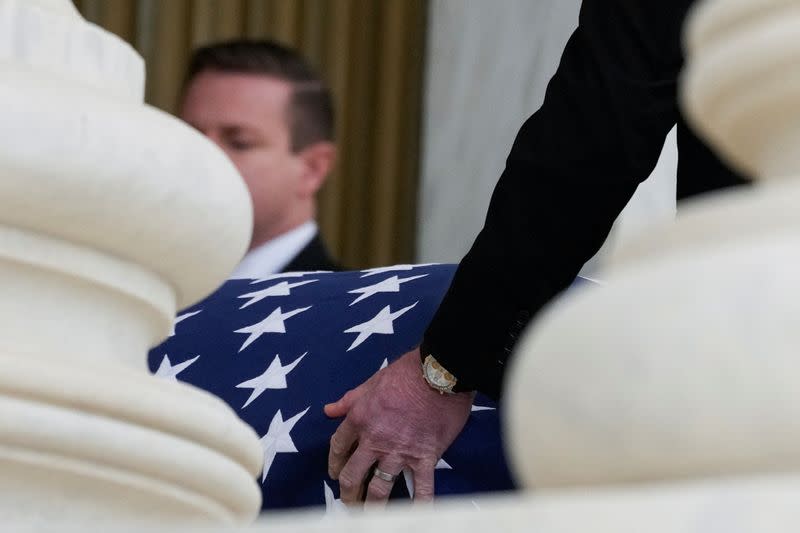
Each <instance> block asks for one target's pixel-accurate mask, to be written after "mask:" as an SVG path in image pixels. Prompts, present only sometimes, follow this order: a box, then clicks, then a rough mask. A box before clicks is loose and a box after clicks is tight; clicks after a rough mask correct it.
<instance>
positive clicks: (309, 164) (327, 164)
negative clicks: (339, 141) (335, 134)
mask: <svg viewBox="0 0 800 533" xmlns="http://www.w3.org/2000/svg"><path fill="white" fill-rule="evenodd" d="M298 157H299V158H300V160H301V161H302V162H303V167H304V169H303V176H302V179H301V182H300V188H299V192H300V194H302V195H303V196H314V195H315V194H316V193H317V191H318V190H319V189H320V187H322V185H323V184H324V183H325V179H326V178H327V177H328V174H330V173H331V171H332V170H333V166H334V165H335V164H336V145H335V144H333V143H332V142H329V141H320V142H316V143H314V144H311V145H309V146H306V147H305V148H303V149H302V150H301V151H300V152H299V153H298Z"/></svg>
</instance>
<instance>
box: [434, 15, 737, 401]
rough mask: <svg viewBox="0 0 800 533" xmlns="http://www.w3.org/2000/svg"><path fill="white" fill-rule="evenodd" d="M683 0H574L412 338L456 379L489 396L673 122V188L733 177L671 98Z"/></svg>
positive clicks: (712, 184) (603, 233)
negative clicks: (476, 222)
mask: <svg viewBox="0 0 800 533" xmlns="http://www.w3.org/2000/svg"><path fill="white" fill-rule="evenodd" d="M692 4H693V1H692V0H584V2H583V6H582V8H581V13H580V19H579V26H578V28H577V30H576V31H575V33H574V34H573V35H572V37H571V38H570V40H569V42H568V44H567V46H566V48H565V50H564V53H563V55H562V58H561V63H560V65H559V67H558V70H557V72H556V74H555V75H554V77H553V78H552V79H551V81H550V83H549V85H548V87H547V92H546V95H545V100H544V103H543V105H542V107H541V108H540V109H539V110H538V111H537V112H536V113H535V114H534V115H533V116H531V117H530V118H529V119H528V120H527V121H526V122H525V124H524V125H523V126H522V129H521V130H520V132H519V134H518V135H517V138H516V140H515V142H514V145H513V147H512V149H511V153H510V155H509V157H508V159H507V161H506V168H505V170H504V172H503V174H502V176H501V177H500V180H499V181H498V183H497V185H496V187H495V190H494V193H493V195H492V199H491V203H490V206H489V212H488V214H487V217H486V221H485V224H484V227H483V229H482V231H481V232H480V234H479V235H478V237H477V239H476V240H475V242H474V244H473V246H472V248H471V249H470V251H469V253H468V254H467V255H466V257H464V259H463V260H462V261H461V263H460V265H459V267H458V270H457V272H456V274H455V277H454V279H453V282H452V284H451V286H450V289H449V290H448V292H447V294H446V296H445V298H444V300H443V302H442V304H441V306H440V307H439V310H438V311H437V313H436V315H435V317H434V319H433V321H432V323H431V324H430V326H429V328H428V330H427V332H426V334H425V338H424V341H423V345H422V351H423V354H422V355H423V357H424V356H425V355H426V354H428V353H432V354H433V355H435V356H436V357H437V359H439V360H440V362H442V364H443V365H444V366H445V367H446V368H447V369H449V370H450V371H451V372H453V373H454V374H455V375H456V376H457V377H458V379H459V385H460V386H461V388H463V389H479V390H481V391H482V392H485V393H487V394H489V395H491V396H494V397H498V396H499V395H500V392H501V382H502V378H503V372H504V368H505V363H506V361H507V359H508V356H509V354H510V353H511V348H512V347H513V345H514V342H515V341H516V337H517V335H518V334H519V332H520V330H521V329H522V328H523V327H524V325H525V324H526V323H527V322H528V320H529V319H530V318H531V317H532V316H534V315H535V314H536V312H537V311H539V310H540V309H541V308H542V306H544V305H545V304H546V303H547V302H548V301H549V300H550V299H551V298H553V297H554V296H555V295H556V294H557V293H559V292H560V291H562V290H563V289H565V288H566V287H568V286H569V285H570V283H571V282H572V281H573V280H574V279H575V277H576V275H577V274H578V271H579V270H580V268H581V267H582V265H583V264H584V263H585V262H586V261H587V260H588V259H590V258H591V257H592V255H594V253H595V252H597V250H598V249H599V248H600V246H601V245H602V244H603V241H604V240H605V239H606V237H607V235H608V233H609V231H610V229H611V226H612V224H613V222H614V220H615V218H616V217H617V215H618V214H619V213H620V211H622V209H623V208H624V207H625V205H626V204H627V203H628V201H629V200H630V198H631V196H632V195H633V193H634V191H635V190H636V187H637V186H638V184H639V183H640V182H641V181H643V180H645V179H646V178H647V177H648V176H649V175H650V173H651V172H652V170H653V168H654V167H655V164H656V162H657V160H658V157H659V154H660V152H661V148H662V146H663V144H664V138H665V137H666V135H667V133H668V132H669V130H670V129H671V128H672V127H673V125H675V124H676V123H677V124H678V151H679V164H678V172H679V176H678V188H679V191H680V192H681V194H682V195H688V194H692V193H697V192H702V191H704V190H708V189H713V188H717V187H720V186H724V185H732V184H738V183H742V182H743V179H742V178H741V177H740V176H737V175H736V174H735V173H733V172H732V171H731V170H729V169H728V168H726V167H725V166H724V165H723V164H722V163H720V162H719V160H718V159H717V158H716V157H714V156H713V155H712V154H711V152H710V151H709V150H708V148H706V147H705V146H704V145H703V143H701V142H700V141H699V140H698V139H697V138H696V137H695V136H694V135H693V134H692V132H691V131H689V130H688V128H687V127H686V124H685V122H684V121H683V119H682V117H681V115H680V112H679V109H678V106H677V79H678V74H679V72H680V70H681V68H682V65H683V54H682V49H681V29H682V25H683V21H684V18H685V17H686V13H687V11H688V9H689V8H690V6H691V5H692Z"/></svg>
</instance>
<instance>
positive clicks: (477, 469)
mask: <svg viewBox="0 0 800 533" xmlns="http://www.w3.org/2000/svg"><path fill="white" fill-rule="evenodd" d="M454 272H455V266H454V265H433V264H431V265H395V266H391V267H384V268H375V269H370V270H364V271H353V272H336V273H333V272H304V273H285V274H276V275H273V276H269V277H266V278H264V279H257V280H230V281H228V282H226V283H225V284H224V285H223V286H222V287H221V288H220V289H219V290H218V291H216V292H215V293H214V294H212V295H211V296H209V297H208V298H206V299H205V300H203V301H202V302H200V303H198V304H196V305H194V306H192V307H191V308H189V309H186V310H184V311H182V312H181V313H180V314H179V316H178V317H177V319H176V321H175V327H174V331H173V334H172V335H171V336H170V337H169V338H168V339H167V340H166V341H165V342H164V343H163V344H161V345H160V346H158V347H156V348H155V349H153V350H152V351H151V352H150V355H149V365H150V368H151V370H152V371H153V372H155V374H156V375H158V376H160V377H162V378H164V379H172V380H180V381H183V382H185V383H189V384H191V385H194V386H196V387H199V388H201V389H204V390H206V391H208V392H210V393H212V394H214V395H216V396H218V397H219V398H221V399H222V400H224V401H225V402H226V403H228V404H229V405H230V406H231V407H232V408H233V409H234V410H235V411H236V413H237V414H238V415H239V417H240V418H241V419H242V420H244V421H245V422H246V423H248V424H249V425H250V426H251V427H252V428H253V429H254V430H255V431H256V433H258V435H259V436H260V437H261V446H262V448H263V453H264V470H263V473H262V475H261V476H260V478H259V480H258V481H259V482H260V483H261V490H262V494H263V508H264V509H286V508H292V507H301V506H315V505H319V506H322V505H324V506H326V508H327V510H328V511H329V512H335V511H338V510H340V509H341V502H339V501H338V494H339V487H338V484H337V483H336V482H335V481H333V480H331V479H330V478H329V477H328V475H327V462H328V443H329V440H330V437H331V435H332V434H333V432H334V431H335V430H336V427H337V426H338V424H339V423H340V422H341V420H331V419H329V418H328V417H326V416H325V414H324V413H323V410H322V408H323V405H325V404H326V403H328V402H331V401H334V400H337V399H338V398H339V397H340V396H341V395H342V394H344V393H345V392H347V391H348V390H349V389H351V388H353V387H356V386H358V385H360V384H361V383H363V382H364V381H365V380H366V379H367V378H369V377H370V376H371V375H372V374H374V373H375V372H377V371H378V370H379V369H380V368H382V367H383V366H385V365H386V364H388V363H390V362H391V361H393V360H394V359H396V358H398V357H399V356H401V355H402V354H404V353H405V352H407V351H408V350H410V349H411V348H413V347H414V346H416V345H417V344H418V343H419V341H420V339H421V337H422V334H423V332H424V330H425V327H426V326H427V324H428V322H429V321H430V320H431V318H432V317H433V313H434V311H435V310H436V307H437V306H438V304H439V302H440V301H441V299H442V297H443V296H444V293H445V291H446V289H447V287H448V286H449V283H450V280H451V278H452V276H453V273H454ZM432 416H433V414H432ZM499 419H500V415H499V413H498V411H497V405H496V404H495V403H493V402H492V401H491V400H489V399H488V398H486V397H484V396H481V395H478V396H477V398H476V399H475V402H474V405H473V408H472V413H471V415H470V418H469V421H468V422H467V425H466V427H465V428H464V431H463V432H462V434H461V435H460V436H459V437H458V439H457V440H456V441H455V442H454V443H453V445H452V446H451V447H450V448H449V449H448V450H447V451H446V452H445V454H444V456H443V457H442V459H441V461H440V462H439V464H438V465H437V469H436V472H435V486H436V494H437V496H445V495H466V494H475V493H487V492H495V491H504V490H510V489H512V488H513V483H512V480H511V476H510V474H509V470H508V468H507V466H506V461H505V458H504V454H503V444H502V441H501V433H500V422H499ZM412 491H413V480H412V479H411V478H410V476H408V475H405V476H403V478H400V479H398V482H397V483H396V484H395V490H394V491H393V493H392V497H393V498H400V499H403V498H405V499H408V498H409V494H410V493H411V492H412Z"/></svg>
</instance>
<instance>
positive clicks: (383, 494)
mask: <svg viewBox="0 0 800 533" xmlns="http://www.w3.org/2000/svg"><path fill="white" fill-rule="evenodd" d="M377 468H378V469H379V470H380V471H382V472H385V473H387V474H390V475H392V476H394V477H395V480H393V481H387V480H385V479H382V478H381V477H379V476H377V475H375V469H373V470H372V472H369V474H371V475H372V477H371V479H370V481H369V485H368V486H367V502H368V503H369V504H370V506H371V507H372V506H377V507H383V506H385V505H386V502H387V501H388V500H389V495H390V494H391V493H392V487H394V484H395V483H396V481H397V478H399V476H400V475H401V474H402V470H403V461H402V460H401V459H400V458H399V457H387V458H384V459H381V460H380V461H378V465H377Z"/></svg>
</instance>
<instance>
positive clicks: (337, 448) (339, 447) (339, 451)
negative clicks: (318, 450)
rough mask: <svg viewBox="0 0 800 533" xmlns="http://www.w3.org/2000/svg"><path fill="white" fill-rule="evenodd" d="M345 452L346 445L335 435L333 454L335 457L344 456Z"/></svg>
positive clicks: (332, 442) (332, 443) (332, 445)
mask: <svg viewBox="0 0 800 533" xmlns="http://www.w3.org/2000/svg"><path fill="white" fill-rule="evenodd" d="M345 451H346V450H345V449H344V445H343V444H342V442H341V441H340V440H339V439H338V438H337V437H336V435H335V434H334V435H333V437H331V453H333V454H334V455H344V453H345Z"/></svg>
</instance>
